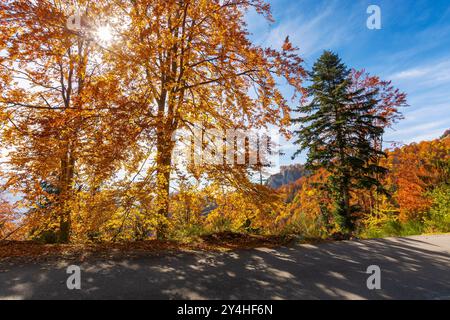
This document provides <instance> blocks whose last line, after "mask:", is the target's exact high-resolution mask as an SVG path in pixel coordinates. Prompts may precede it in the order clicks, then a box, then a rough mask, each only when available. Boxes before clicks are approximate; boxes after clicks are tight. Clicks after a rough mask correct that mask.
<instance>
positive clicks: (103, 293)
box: [0, 235, 450, 300]
mask: <svg viewBox="0 0 450 320" xmlns="http://www.w3.org/2000/svg"><path fill="white" fill-rule="evenodd" d="M70 264H74V262H73V261H71V262H69V261H64V260H57V261H52V262H49V261H47V262H40V263H26V264H11V263H6V262H3V263H0V299H439V300H441V299H445V300H448V299H450V235H436V236H418V237H409V238H388V239H379V240H364V241H344V242H334V243H324V244H319V245H294V246H289V247H282V248H277V249H267V248H260V249H252V250H237V251H233V252H226V253H206V252H189V253H177V254H168V255H160V256H154V255H153V256H148V257H140V258H131V259H122V260H105V259H104V258H103V259H101V260H92V261H90V260H89V261H85V262H83V263H80V268H81V290H68V289H67V285H66V280H67V278H68V277H69V275H68V274H67V273H66V271H67V267H68V266H69V265H70ZM371 265H377V266H379V267H380V270H381V289H380V290H369V289H368V288H367V278H368V277H369V276H370V274H367V273H366V271H367V268H368V267H369V266H371Z"/></svg>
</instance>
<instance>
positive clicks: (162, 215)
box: [156, 130, 173, 239]
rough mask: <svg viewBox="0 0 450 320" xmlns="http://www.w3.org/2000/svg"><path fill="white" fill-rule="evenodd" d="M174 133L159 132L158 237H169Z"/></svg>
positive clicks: (157, 168) (157, 160) (157, 177)
mask: <svg viewBox="0 0 450 320" xmlns="http://www.w3.org/2000/svg"><path fill="white" fill-rule="evenodd" d="M171 138H172V135H171V134H170V133H167V132H165V131H164V130H160V132H158V134H157V147H156V148H157V155H156V164H157V167H156V186H157V198H156V203H157V212H158V224H157V228H156V237H157V238H158V239H166V238H167V231H168V230H167V229H168V221H167V219H168V216H169V200H170V199H169V196H170V173H171V165H172V149H173V143H172V140H171Z"/></svg>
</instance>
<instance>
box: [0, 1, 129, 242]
mask: <svg viewBox="0 0 450 320" xmlns="http://www.w3.org/2000/svg"><path fill="white" fill-rule="evenodd" d="M77 8H78V10H79V11H77V10H76V9H77ZM103 9H104V7H102V3H101V2H97V3H96V4H94V3H92V2H91V1H83V0H80V1H76V2H72V1H39V2H36V1H27V0H15V1H6V2H2V4H0V46H1V50H0V52H1V55H0V86H1V88H2V91H1V95H0V120H1V122H2V124H4V127H3V130H2V132H1V134H2V147H3V148H6V149H8V150H10V152H9V153H8V162H9V163H8V166H9V167H10V169H11V170H9V171H8V173H7V174H6V176H5V178H6V179H7V186H8V187H9V188H10V189H12V190H14V191H16V192H21V193H22V194H23V195H24V198H23V202H24V203H25V205H26V206H27V207H28V208H30V215H29V217H28V218H29V219H31V221H30V223H35V224H37V225H39V226H43V227H44V228H56V226H57V229H58V230H59V231H58V233H59V235H58V238H59V241H61V242H67V241H69V237H70V229H71V228H70V225H71V216H72V208H71V204H72V203H73V202H74V201H73V200H74V197H75V194H76V192H77V191H79V190H81V189H82V188H87V186H88V185H89V186H90V185H92V184H97V185H98V183H99V181H101V180H102V179H105V177H108V176H110V175H111V171H112V170H110V169H111V167H112V166H113V163H114V160H115V159H117V158H120V156H118V153H119V152H118V151H117V150H120V147H121V141H124V139H115V138H114V137H115V136H118V135H119V134H121V135H124V136H127V135H126V133H127V130H125V131H124V132H120V133H119V130H118V129H123V128H124V127H123V126H117V124H116V126H115V127H114V126H112V125H111V123H108V125H106V123H103V122H102V119H105V117H104V116H105V115H106V114H109V113H110V112H117V111H115V110H111V109H110V108H109V107H110V106H111V104H110V103H109V101H111V100H114V93H113V90H110V89H111V88H115V87H116V86H115V85H114V83H113V81H112V80H111V79H105V78H104V77H102V74H103V72H104V67H103V62H102V61H101V59H99V52H100V51H101V48H99V46H98V43H97V42H96V39H95V30H96V27H95V25H94V24H93V25H92V26H91V29H88V30H85V31H80V30H72V29H69V28H68V27H67V23H68V21H69V17H71V16H72V15H75V14H81V13H80V12H83V14H85V13H87V12H90V13H91V14H92V15H93V16H97V17H98V16H101V15H102V14H103V11H102V10H103ZM83 19H84V20H83V21H84V22H86V17H85V16H83ZM125 121H126V118H125ZM106 128H108V129H106ZM132 130H133V127H132V126H130V129H129V130H128V131H132ZM112 140H114V142H115V143H114V145H111V144H110V143H109V141H112ZM105 160H106V161H105ZM108 160H111V161H108ZM94 189H95V187H94ZM44 203H45V205H43V204H44ZM37 230H39V228H37Z"/></svg>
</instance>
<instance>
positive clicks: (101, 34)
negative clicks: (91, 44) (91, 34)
mask: <svg viewBox="0 0 450 320" xmlns="http://www.w3.org/2000/svg"><path fill="white" fill-rule="evenodd" d="M97 37H98V39H99V40H100V41H101V42H105V43H110V42H111V41H112V39H113V33H112V30H111V27H110V26H102V27H99V28H98V29H97Z"/></svg>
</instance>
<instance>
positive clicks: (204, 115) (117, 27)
mask: <svg viewBox="0 0 450 320" xmlns="http://www.w3.org/2000/svg"><path fill="white" fill-rule="evenodd" d="M113 3H114V6H113V11H112V13H111V15H112V16H114V24H113V26H112V27H113V29H114V31H115V32H116V33H117V34H118V38H119V39H120V41H117V42H116V43H115V44H113V45H112V46H111V47H110V48H109V54H108V53H106V55H105V57H104V59H105V60H107V61H108V62H109V63H110V64H112V65H113V71H112V72H113V73H114V74H118V75H120V77H121V83H120V85H121V88H123V90H124V91H126V92H128V94H129V99H130V100H132V101H135V102H136V104H135V109H134V111H133V112H134V113H135V114H136V115H139V116H144V117H145V118H146V121H143V122H141V125H142V127H143V129H146V130H148V131H149V132H151V134H150V135H148V136H146V137H145V136H141V137H138V139H139V140H140V141H141V142H142V144H143V145H149V144H151V142H155V145H156V146H155V149H156V150H155V155H154V162H155V170H156V172H155V176H154V178H155V179H156V189H155V190H153V192H154V193H155V197H156V200H155V202H154V205H155V206H156V208H157V217H158V225H157V235H158V237H160V238H164V237H165V236H166V235H167V218H168V213H169V196H170V179H171V174H173V173H174V163H173V158H172V152H173V150H174V145H175V142H174V141H173V136H174V134H176V133H177V131H179V130H182V129H186V130H194V129H195V128H196V127H197V128H200V129H201V128H217V129H219V130H226V129H229V128H240V129H250V128H262V127H264V126H267V125H269V124H274V125H277V126H280V127H281V128H285V127H286V126H287V125H288V124H289V107H288V104H287V101H286V99H285V98H284V97H283V95H282V93H281V92H280V90H279V89H278V88H277V81H278V79H279V78H284V79H286V81H287V82H288V83H289V84H290V85H291V86H292V87H293V88H294V90H295V91H296V92H300V91H301V90H302V88H301V82H302V79H303V77H304V70H303V68H302V65H301V63H302V60H301V59H300V58H299V57H298V56H297V55H296V54H295V50H296V49H295V48H294V47H293V46H292V45H291V44H290V43H289V41H288V39H286V41H285V43H284V45H283V48H282V49H281V51H276V50H273V49H266V48H262V47H259V46H256V45H254V44H252V43H251V42H250V40H249V37H248V31H247V28H246V23H245V20H244V17H245V13H246V12H247V11H248V10H250V9H253V10H256V11H257V12H258V13H260V14H263V15H265V16H266V17H267V19H269V20H271V19H272V18H271V15H270V8H269V5H268V4H266V3H265V2H263V1H262V0H248V1H236V0H225V1H179V0H168V1H167V0H164V1H163V0H161V1H159V0H157V1H155V0H152V1H149V0H138V1H113ZM282 130H283V129H282ZM222 169H223V170H222V172H228V173H230V172H231V173H232V172H234V171H233V169H232V168H230V167H222ZM236 176H240V177H243V176H245V174H244V175H243V174H242V172H241V173H240V174H239V175H235V176H234V177H236ZM222 180H224V179H223V178H222Z"/></svg>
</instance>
